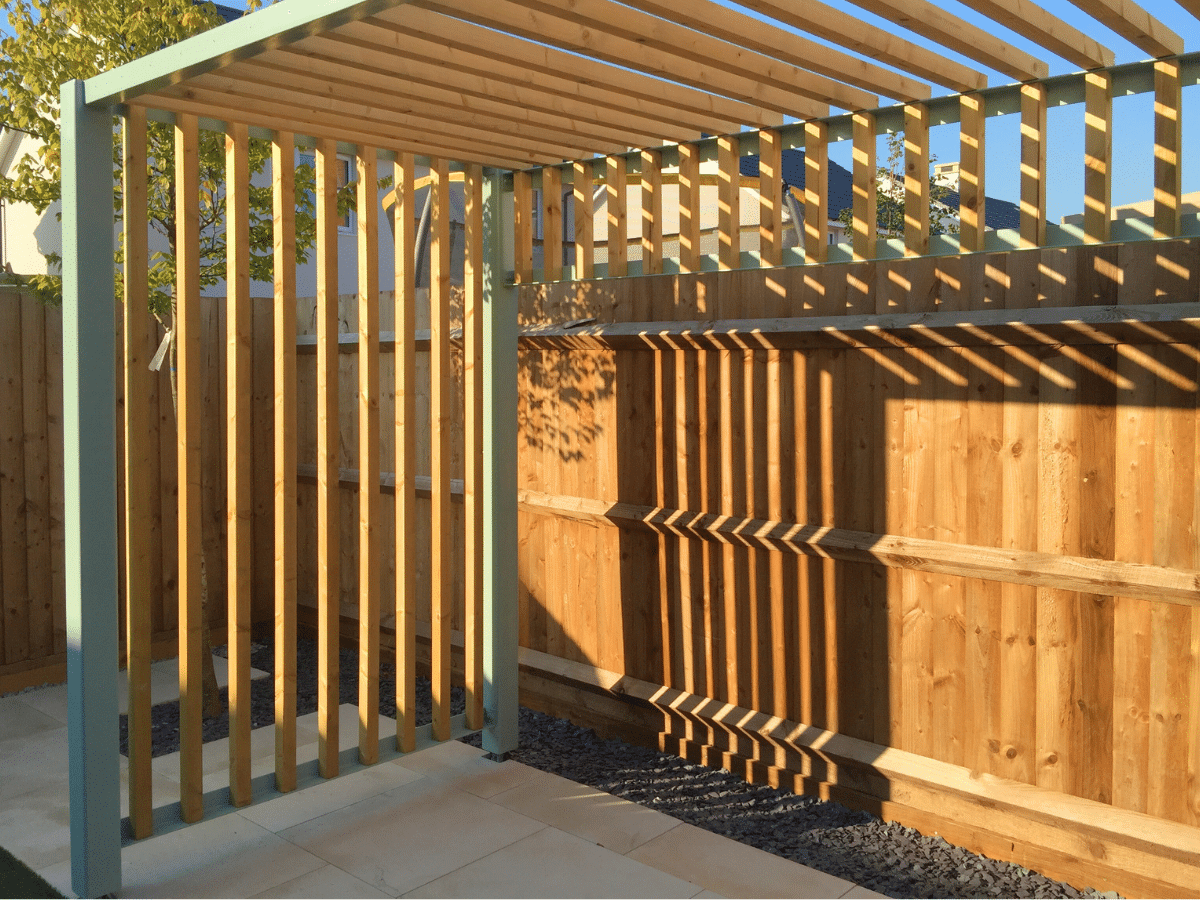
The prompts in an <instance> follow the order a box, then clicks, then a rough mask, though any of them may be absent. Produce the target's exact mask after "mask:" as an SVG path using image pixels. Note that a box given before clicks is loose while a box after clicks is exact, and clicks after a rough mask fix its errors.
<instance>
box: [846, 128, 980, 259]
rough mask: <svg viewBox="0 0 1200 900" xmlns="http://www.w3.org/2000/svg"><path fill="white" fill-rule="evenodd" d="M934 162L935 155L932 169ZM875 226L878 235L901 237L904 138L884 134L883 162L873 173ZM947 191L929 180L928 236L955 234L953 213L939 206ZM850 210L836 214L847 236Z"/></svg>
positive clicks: (956, 227) (933, 160) (849, 227)
mask: <svg viewBox="0 0 1200 900" xmlns="http://www.w3.org/2000/svg"><path fill="white" fill-rule="evenodd" d="M936 162H937V157H936V156H931V157H930V158H929V164H930V166H932V165H933V164H934V163H936ZM875 184H876V188H875V190H876V223H877V226H878V228H879V233H880V235H903V234H904V135H903V134H897V133H891V134H889V135H888V155H887V162H886V163H885V164H884V165H882V166H879V168H878V169H877V170H876V179H875ZM949 193H950V189H949V188H948V187H946V186H945V185H944V184H939V183H938V182H937V179H935V178H933V177H932V176H930V179H929V233H930V234H957V233H958V222H956V221H955V219H954V213H953V211H952V210H951V209H949V208H948V207H947V206H945V205H944V204H943V202H942V201H943V200H945V198H946V195H947V194H949ZM853 220H854V210H853V209H850V208H847V209H843V210H842V211H841V212H840V213H838V221H839V222H841V223H842V224H843V225H844V226H845V227H846V232H847V233H849V232H850V229H851V228H852V227H853Z"/></svg>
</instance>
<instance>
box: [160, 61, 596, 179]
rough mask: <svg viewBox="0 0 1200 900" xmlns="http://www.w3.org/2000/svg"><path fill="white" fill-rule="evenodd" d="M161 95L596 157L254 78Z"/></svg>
mask: <svg viewBox="0 0 1200 900" xmlns="http://www.w3.org/2000/svg"><path fill="white" fill-rule="evenodd" d="M161 93H164V94H167V95H168V96H171V95H174V96H193V97H194V98H195V99H198V100H209V101H212V102H220V97H222V96H226V97H229V98H230V99H231V101H232V102H235V103H237V104H238V106H239V107H240V108H245V109H253V108H254V105H255V104H260V105H261V108H263V109H270V110H273V111H275V112H283V108H284V107H292V108H295V109H296V110H297V113H298V114H307V113H309V112H311V113H312V114H319V115H323V116H326V115H327V116H330V117H331V118H335V117H336V118H341V119H345V118H354V119H365V120H367V121H371V122H375V123H377V124H378V125H379V126H380V127H387V128H396V129H401V130H403V129H412V128H423V129H425V130H427V131H428V132H429V133H432V134H441V135H444V136H446V138H448V139H449V138H461V139H463V140H474V139H476V135H477V134H478V131H477V129H476V128H474V127H471V126H479V127H480V128H482V129H484V131H485V133H487V134H489V135H490V136H491V137H492V138H493V139H494V140H491V141H484V143H485V144H487V143H491V144H493V145H494V146H497V147H512V148H519V149H523V150H527V151H530V152H535V151H537V150H539V149H543V150H545V152H546V153H547V154H553V155H556V156H561V158H562V159H571V158H573V157H574V156H577V155H579V153H581V152H582V153H590V152H595V151H594V150H593V149H592V147H591V146H589V145H588V144H587V143H584V142H580V141H578V140H575V139H573V138H571V137H570V136H564V135H563V134H562V133H557V134H546V135H545V136H543V137H539V136H537V135H534V134H530V132H529V130H528V128H523V129H521V130H520V131H519V133H514V134H509V133H507V130H509V129H511V130H512V131H514V132H516V131H517V129H513V128H512V127H511V126H510V125H507V124H505V125H503V126H500V125H499V123H498V122H497V121H496V120H495V119H491V118H487V119H484V120H482V121H481V120H480V117H478V116H476V115H474V114H471V113H468V112H467V111H465V110H462V109H455V108H453V107H442V108H435V107H434V106H433V105H429V106H427V107H426V108H425V109H424V110H420V109H413V108H411V106H410V107H409V108H407V109H397V108H394V107H392V106H384V105H381V104H379V103H378V99H379V97H378V96H376V98H375V101H376V102H374V103H363V102H361V101H356V100H354V99H353V98H350V97H347V96H346V95H345V94H344V93H342V94H339V95H337V96H331V95H329V94H328V93H325V94H317V93H312V92H307V91H304V90H302V89H299V88H298V87H297V86H288V85H285V84H279V83H274V84H273V83H271V82H269V81H267V82H264V81H262V80H256V79H253V78H251V77H243V78H237V77H230V76H229V75H227V74H225V73H222V74H220V75H198V76H196V77H195V78H193V79H191V80H190V81H189V82H188V84H186V85H178V86H174V87H171V88H168V89H167V90H166V91H163V92H161ZM502 129H505V130H502ZM609 149H610V150H612V149H615V146H614V145H612V144H610V145H609Z"/></svg>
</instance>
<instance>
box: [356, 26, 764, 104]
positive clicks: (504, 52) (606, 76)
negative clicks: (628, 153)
mask: <svg viewBox="0 0 1200 900" xmlns="http://www.w3.org/2000/svg"><path fill="white" fill-rule="evenodd" d="M371 21H372V24H374V25H377V26H382V27H384V28H389V29H391V30H393V31H395V32H396V33H397V34H400V35H406V36H408V37H410V38H411V37H424V38H426V39H428V40H431V41H433V42H435V43H436V44H439V45H441V46H442V47H444V48H445V52H444V54H443V56H442V57H441V58H443V59H447V60H449V59H453V58H454V57H453V56H452V55H451V54H453V53H454V52H455V51H461V52H464V53H467V54H470V55H473V56H478V57H481V58H483V59H486V60H489V61H490V62H493V63H494V62H499V63H503V64H504V65H506V66H514V67H516V68H518V69H521V68H524V69H528V70H529V71H531V72H537V73H541V74H543V75H545V76H549V77H551V78H553V79H555V83H558V82H570V81H576V82H579V83H582V84H584V85H588V86H596V89H597V90H598V91H600V92H602V93H606V94H608V95H610V96H615V97H617V98H633V100H632V101H631V100H627V99H624V100H623V101H622V102H624V103H625V107H624V108H625V109H629V110H630V111H636V112H639V113H642V114H644V115H649V116H653V117H655V118H659V119H661V120H662V121H667V122H670V121H673V119H672V114H671V113H670V112H669V110H670V109H671V108H672V107H678V108H679V109H680V110H686V111H692V112H694V113H695V114H697V115H700V116H707V117H709V118H711V119H719V120H724V121H725V122H729V123H738V124H741V123H747V124H759V123H760V122H764V123H767V122H773V123H775V124H779V123H780V122H782V119H781V118H780V117H779V116H778V115H777V114H775V113H769V112H766V111H764V110H760V109H759V108H758V107H756V106H753V105H750V104H747V103H743V102H741V101H738V100H731V99H729V98H726V97H720V96H716V95H714V94H712V93H710V92H707V91H703V90H697V89H695V88H692V87H685V86H683V85H676V84H665V83H663V82H662V81H661V80H659V79H657V78H650V77H647V76H645V75H642V74H641V73H638V72H630V71H628V70H627V69H623V68H619V67H615V66H612V65H609V64H607V63H605V62H602V61H600V60H597V59H588V58H583V57H580V56H576V55H574V54H571V53H566V52H564V51H562V50H559V49H556V48H554V47H547V46H544V45H541V44H531V43H529V42H528V41H525V40H522V39H521V38H519V37H516V36H514V35H511V34H505V33H502V32H499V31H495V30H493V29H490V28H484V27H483V26H481V25H477V24H475V23H473V22H467V21H464V20H462V19H456V18H453V17H451V16H444V15H440V14H438V13H436V12H434V11H431V10H426V9H419V8H416V7H411V8H410V7H407V6H406V7H405V8H404V9H403V10H402V11H394V10H389V11H386V12H383V13H380V14H379V15H378V16H375V17H374V18H372V20H371ZM346 33H347V32H346V30H345V29H342V30H341V31H339V32H338V35H342V34H346ZM348 61H353V59H352V60H348ZM489 70H491V71H494V69H493V68H491V67H490V66H489ZM592 93H593V92H588V91H585V92H583V93H582V94H581V98H583V97H592ZM593 99H595V98H594V97H593ZM597 102H599V101H597ZM611 103H612V101H611V100H610V101H609V104H610V105H611ZM616 108H618V109H620V108H622V107H620V106H617V107H616Z"/></svg>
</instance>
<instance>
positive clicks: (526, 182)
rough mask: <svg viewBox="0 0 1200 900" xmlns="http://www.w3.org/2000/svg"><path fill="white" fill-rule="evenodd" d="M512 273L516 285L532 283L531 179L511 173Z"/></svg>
mask: <svg viewBox="0 0 1200 900" xmlns="http://www.w3.org/2000/svg"><path fill="white" fill-rule="evenodd" d="M513 216H514V219H515V222H514V230H513V253H514V255H515V258H514V260H513V271H514V273H515V277H516V280H517V283H518V284H528V283H529V282H530V281H533V178H532V177H531V176H530V174H529V173H528V172H513Z"/></svg>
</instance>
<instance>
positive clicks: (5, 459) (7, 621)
mask: <svg viewBox="0 0 1200 900" xmlns="http://www.w3.org/2000/svg"><path fill="white" fill-rule="evenodd" d="M0 333H3V334H6V335H10V336H11V337H10V340H12V341H13V343H14V345H15V346H14V347H13V352H11V353H6V354H4V357H3V358H2V359H0V435H2V436H3V440H2V442H0V534H3V535H6V536H7V535H12V537H11V538H8V537H6V538H5V539H4V540H3V541H0V590H2V591H3V594H2V595H0V603H2V604H3V618H4V633H3V635H4V653H3V658H4V661H5V662H6V663H9V664H11V663H14V662H19V661H21V660H23V659H26V658H28V655H29V604H28V602H27V600H26V598H27V597H28V596H29V584H28V580H27V578H26V561H25V523H24V516H23V515H22V511H23V508H24V506H25V453H24V448H23V447H22V435H23V433H24V430H25V429H24V423H23V416H22V413H21V400H22V398H23V395H24V390H23V388H22V386H21V352H20V345H21V343H22V342H23V340H22V329H21V300H20V298H19V297H6V298H5V299H4V301H3V303H0Z"/></svg>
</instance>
